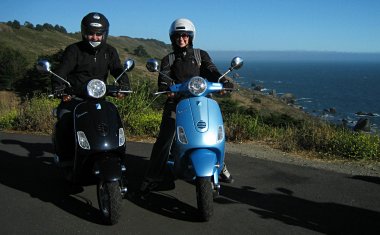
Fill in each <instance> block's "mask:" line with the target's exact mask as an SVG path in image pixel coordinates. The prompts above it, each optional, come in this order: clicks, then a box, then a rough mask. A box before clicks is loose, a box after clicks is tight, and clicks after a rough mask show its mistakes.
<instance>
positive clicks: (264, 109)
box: [0, 23, 307, 119]
mask: <svg viewBox="0 0 380 235" xmlns="http://www.w3.org/2000/svg"><path fill="white" fill-rule="evenodd" d="M80 37H81V36H80V34H79V33H77V34H71V33H69V34H65V33H61V32H57V31H48V30H44V31H37V30H33V29H29V28H26V27H21V28H20V29H13V28H11V27H9V26H8V25H6V24H3V23H0V44H1V45H3V46H5V47H9V48H12V49H15V50H18V51H19V52H21V53H22V54H23V55H24V56H25V57H26V59H27V61H28V67H31V66H33V65H34V64H35V62H36V60H37V58H38V56H40V55H51V54H54V53H56V52H57V51H59V50H61V49H64V48H65V47H66V46H67V45H69V44H71V43H74V42H76V41H78V40H80ZM107 42H108V43H109V44H111V45H113V46H114V47H115V48H116V49H117V50H118V51H119V54H120V59H121V60H122V61H124V60H125V59H126V58H132V59H134V60H135V61H136V66H135V69H134V70H133V72H132V75H133V74H139V76H138V77H150V78H153V77H155V76H154V75H152V74H149V72H147V70H146V68H145V62H146V59H147V58H142V57H139V56H136V55H134V54H133V51H134V50H135V49H136V48H137V47H138V46H140V45H141V46H143V47H144V49H145V50H146V51H147V53H148V54H149V55H150V56H151V57H154V58H158V59H160V58H162V57H163V56H164V55H166V54H167V53H169V52H170V50H171V47H170V45H167V44H165V43H163V42H161V41H158V40H155V39H142V38H130V37H128V36H121V37H114V36H109V38H108V41H107ZM232 97H233V98H234V99H236V100H238V101H239V103H241V104H244V106H247V107H252V108H253V109H255V110H258V111H260V113H262V114H264V115H270V114H271V113H278V114H287V115H289V116H292V117H293V118H296V119H303V118H305V117H307V115H305V113H304V112H302V111H301V110H298V109H296V108H293V107H291V106H288V105H287V104H285V103H284V102H282V101H280V100H279V99H278V98H274V97H270V96H266V95H263V94H261V93H260V92H256V91H247V90H245V91H243V90H240V91H239V92H234V93H232ZM258 100H259V102H257V101H258Z"/></svg>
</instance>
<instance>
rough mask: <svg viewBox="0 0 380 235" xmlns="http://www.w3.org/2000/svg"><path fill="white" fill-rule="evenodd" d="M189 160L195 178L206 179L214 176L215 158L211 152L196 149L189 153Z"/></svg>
mask: <svg viewBox="0 0 380 235" xmlns="http://www.w3.org/2000/svg"><path fill="white" fill-rule="evenodd" d="M190 159H191V163H192V165H193V168H194V171H195V175H196V176H199V177H206V176H212V175H214V170H215V165H216V163H217V158H216V154H215V153H214V152H213V151H210V150H208V149H196V150H194V151H192V152H191V154H190Z"/></svg>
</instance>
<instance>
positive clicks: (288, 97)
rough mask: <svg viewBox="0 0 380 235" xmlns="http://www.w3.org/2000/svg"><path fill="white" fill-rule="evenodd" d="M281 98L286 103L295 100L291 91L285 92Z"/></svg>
mask: <svg viewBox="0 0 380 235" xmlns="http://www.w3.org/2000/svg"><path fill="white" fill-rule="evenodd" d="M281 100H282V101H284V102H285V103H287V104H294V103H295V102H296V97H295V96H294V95H293V94H292V93H285V94H283V95H282V96H281Z"/></svg>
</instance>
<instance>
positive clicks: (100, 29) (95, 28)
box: [81, 12, 110, 43]
mask: <svg viewBox="0 0 380 235" xmlns="http://www.w3.org/2000/svg"><path fill="white" fill-rule="evenodd" d="M109 26H110V24H109V22H108V20H107V18H106V17H105V16H104V15H103V14H101V13H98V12H91V13H89V14H87V15H86V16H85V17H83V19H82V22H81V33H82V39H83V40H87V39H86V37H85V36H86V35H90V34H94V33H96V34H101V35H102V36H103V38H102V41H101V42H102V43H103V42H104V43H105V42H106V41H107V36H108V31H109Z"/></svg>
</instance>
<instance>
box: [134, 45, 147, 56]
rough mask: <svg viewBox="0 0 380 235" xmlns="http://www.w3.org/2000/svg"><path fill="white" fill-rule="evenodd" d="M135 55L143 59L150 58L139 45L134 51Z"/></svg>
mask: <svg viewBox="0 0 380 235" xmlns="http://www.w3.org/2000/svg"><path fill="white" fill-rule="evenodd" d="M133 53H134V54H135V55H137V56H141V57H150V56H149V54H148V53H147V52H146V50H145V48H144V46H142V45H139V46H138V47H137V48H136V49H135V50H133Z"/></svg>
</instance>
